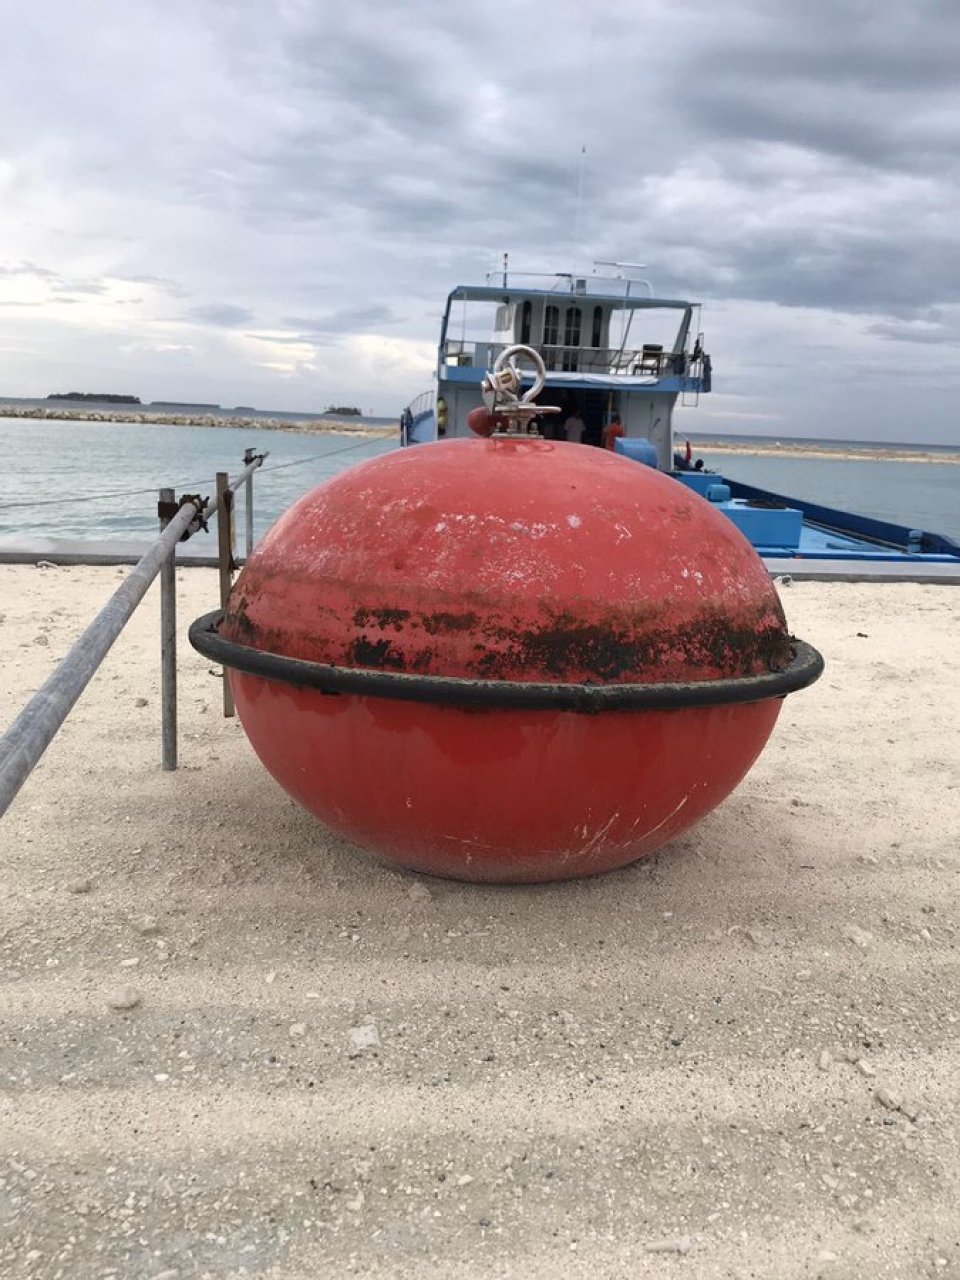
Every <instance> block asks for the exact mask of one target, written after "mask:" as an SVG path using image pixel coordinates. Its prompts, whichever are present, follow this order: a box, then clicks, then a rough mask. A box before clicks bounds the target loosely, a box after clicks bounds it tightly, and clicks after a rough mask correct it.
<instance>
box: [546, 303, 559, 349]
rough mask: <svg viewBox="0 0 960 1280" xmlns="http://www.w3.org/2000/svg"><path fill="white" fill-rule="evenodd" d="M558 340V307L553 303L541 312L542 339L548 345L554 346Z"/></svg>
mask: <svg viewBox="0 0 960 1280" xmlns="http://www.w3.org/2000/svg"><path fill="white" fill-rule="evenodd" d="M559 340H560V308H559V307H555V306H554V305H553V303H550V305H549V306H548V307H547V308H546V310H545V311H544V313H543V341H544V343H545V344H546V345H547V346H548V347H549V346H553V347H555V346H556V345H557V343H558V342H559Z"/></svg>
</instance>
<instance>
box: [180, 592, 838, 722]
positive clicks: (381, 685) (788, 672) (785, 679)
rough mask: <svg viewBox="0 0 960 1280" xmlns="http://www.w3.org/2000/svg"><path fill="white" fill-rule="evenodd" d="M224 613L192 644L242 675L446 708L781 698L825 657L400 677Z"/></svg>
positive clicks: (626, 706) (202, 623) (797, 644)
mask: <svg viewBox="0 0 960 1280" xmlns="http://www.w3.org/2000/svg"><path fill="white" fill-rule="evenodd" d="M222 618H223V610H222V609H216V610H214V612H213V613H206V614H204V615H203V617H201V618H197V620H196V622H194V623H193V624H192V626H191V627H190V631H189V636H190V643H191V644H192V645H193V647H194V648H195V649H196V650H198V652H200V653H202V654H203V655H204V657H206V658H211V659H213V661H214V662H219V663H220V664H221V665H222V666H224V667H232V668H234V669H235V670H237V671H243V672H245V673H246V674H247V675H251V676H262V677H263V678H264V679H265V680H276V681H279V682H280V683H282V684H291V685H295V686H297V687H298V688H303V689H319V690H320V692H321V693H330V694H340V693H352V694H359V695H361V696H362V697H367V698H395V699H399V700H401V701H405V702H427V703H433V704H434V705H437V706H452V707H502V708H510V709H513V710H517V711H519V710H523V711H579V712H582V713H586V714H596V713H598V712H601V711H667V710H676V709H679V708H682V707H716V706H722V705H724V704H727V703H737V702H761V701H763V700H764V699H766V698H783V697H785V696H786V695H787V694H788V693H795V692H796V691H797V690H798V689H805V688H806V687H807V685H811V684H813V682H814V681H815V680H817V679H819V677H820V675H821V673H822V671H823V658H822V657H821V656H820V654H819V653H818V652H817V650H816V649H814V648H813V647H812V645H809V644H805V643H804V642H803V641H802V640H794V639H791V642H790V644H791V649H792V652H793V659H792V661H791V663H790V665H789V666H788V667H786V668H785V669H784V670H783V671H772V672H770V673H769V674H766V675H760V676H739V677H736V678H733V679H723V680H691V681H687V682H685V683H678V684H539V683H538V684H534V683H532V682H528V681H522V680H518V681H509V680H469V679H465V678H463V677H460V676H424V675H406V674H404V673H403V672H398V671H373V670H368V669H367V668H362V667H337V666H333V665H332V664H326V663H322V662H306V661H304V660H303V659H302V658H287V657H284V656H283V655H282V654H276V653H264V652H262V651H261V650H260V649H251V648H250V647H249V646H247V645H243V644H237V643H236V641H234V640H224V639H223V637H222V636H221V635H220V634H219V630H218V628H219V625H220V622H221V620H222Z"/></svg>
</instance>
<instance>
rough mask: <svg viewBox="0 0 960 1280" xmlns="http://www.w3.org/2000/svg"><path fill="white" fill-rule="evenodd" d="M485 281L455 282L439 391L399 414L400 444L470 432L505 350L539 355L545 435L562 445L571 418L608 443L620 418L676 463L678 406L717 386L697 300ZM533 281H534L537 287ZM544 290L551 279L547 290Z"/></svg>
mask: <svg viewBox="0 0 960 1280" xmlns="http://www.w3.org/2000/svg"><path fill="white" fill-rule="evenodd" d="M498 274H499V276H500V278H499V279H498V280H497V281H496V282H493V281H492V280H491V278H490V277H489V276H488V278H487V283H486V284H483V285H459V286H458V287H457V288H456V289H454V290H453V291H452V292H451V294H450V295H449V297H448V298H447V303H446V307H445V309H444V314H443V323H442V327H441V331H440V344H439V348H438V352H437V371H436V390H435V391H434V392H432V393H427V394H426V395H423V396H421V397H419V399H418V400H416V401H414V402H412V403H411V404H410V405H409V406H408V408H407V409H405V410H404V413H403V417H402V419H401V444H404V445H409V444H423V443H427V442H429V441H433V440H437V439H444V438H447V439H449V438H451V437H456V436H465V435H469V434H470V431H469V428H468V426H467V417H468V415H469V413H470V411H471V410H473V409H476V408H478V407H479V406H480V405H481V403H482V400H481V391H480V388H481V383H482V381H483V379H484V377H485V376H486V374H487V372H488V370H490V369H491V368H492V367H493V365H494V363H495V362H496V360H497V357H498V356H499V355H500V354H501V353H502V352H503V351H504V350H506V349H507V348H508V347H512V346H514V345H516V344H518V343H520V344H522V345H524V346H527V347H532V348H533V349H534V350H535V351H536V352H537V353H538V354H539V355H540V357H541V358H542V360H543V363H544V366H545V369H546V384H545V387H544V390H543V392H542V393H541V400H542V402H543V403H544V404H552V405H557V406H559V408H560V410H561V412H560V414H559V415H557V418H556V420H555V421H551V420H549V419H544V421H543V424H542V430H543V433H544V435H546V436H548V437H551V436H552V437H553V438H560V439H562V438H565V435H564V422H565V421H566V420H567V419H568V418H571V417H574V418H577V419H579V420H580V422H582V424H583V426H582V435H581V437H580V442H581V443H583V444H596V445H599V444H602V443H603V439H604V428H605V427H607V426H608V425H609V424H610V423H611V421H612V420H613V419H614V417H616V416H618V417H619V419H620V423H621V425H622V428H623V435H624V436H625V437H627V438H630V437H637V438H641V439H645V440H648V441H649V442H650V444H651V445H652V446H653V448H654V449H655V450H656V455H657V465H658V466H659V467H660V469H661V470H665V471H668V470H670V469H671V467H672V465H673V426H672V418H673V410H674V406H675V405H676V403H677V400H678V399H680V400H681V402H682V403H683V404H691V405H693V404H696V403H697V402H698V400H699V397H700V395H701V394H702V393H705V392H707V391H709V390H710V383H711V364H710V357H709V356H708V355H707V354H706V352H705V351H704V346H703V334H702V333H701V332H700V326H699V320H700V308H699V305H698V304H697V303H694V302H687V301H683V300H680V299H673V298H655V297H654V296H653V290H652V288H651V287H650V285H649V282H648V281H646V280H638V279H635V278H630V277H614V278H601V277H597V276H596V275H573V274H560V275H552V276H547V277H542V276H537V275H533V276H531V275H530V273H525V274H521V275H519V276H518V275H517V274H516V273H511V272H510V271H509V270H508V268H507V266H506V264H505V265H504V269H503V271H502V273H498ZM531 280H532V281H534V283H530V281H531ZM548 282H549V283H548Z"/></svg>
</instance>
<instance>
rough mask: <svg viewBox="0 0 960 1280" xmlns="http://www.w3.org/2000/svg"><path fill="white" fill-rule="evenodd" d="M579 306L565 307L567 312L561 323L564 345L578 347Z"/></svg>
mask: <svg viewBox="0 0 960 1280" xmlns="http://www.w3.org/2000/svg"><path fill="white" fill-rule="evenodd" d="M580 319H581V315H580V308H579V307H567V314H566V318H565V320H564V325H563V345H564V346H565V347H579V345H580Z"/></svg>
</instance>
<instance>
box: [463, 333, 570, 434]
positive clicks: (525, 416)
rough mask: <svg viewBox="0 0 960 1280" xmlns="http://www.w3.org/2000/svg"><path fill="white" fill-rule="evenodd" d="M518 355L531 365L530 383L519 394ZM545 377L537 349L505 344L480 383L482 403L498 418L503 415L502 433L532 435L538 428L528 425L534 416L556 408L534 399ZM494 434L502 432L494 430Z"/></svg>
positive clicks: (521, 377) (501, 417)
mask: <svg viewBox="0 0 960 1280" xmlns="http://www.w3.org/2000/svg"><path fill="white" fill-rule="evenodd" d="M521 359H525V360H528V361H529V362H530V363H531V364H532V365H533V369H534V377H533V386H532V387H530V388H529V389H528V390H527V391H525V392H524V393H523V395H520V388H521V386H522V385H523V374H522V373H521V371H520V365H519V361H520V360H521ZM546 380H547V370H546V367H545V366H544V363H543V359H542V357H541V355H540V353H539V351H535V350H534V349H533V347H528V346H524V345H523V344H522V343H518V344H517V345H516V346H512V347H505V348H504V349H503V351H501V352H500V354H499V355H498V356H497V359H496V362H495V363H494V366H493V368H492V370H491V371H490V372H489V373H488V374H487V375H486V377H485V378H484V379H483V382H482V383H481V384H480V394H481V396H482V397H483V403H484V404H485V405H486V407H487V409H489V411H490V412H491V413H492V414H495V415H496V416H497V417H498V418H500V419H506V421H507V427H506V434H509V435H514V434H517V433H518V432H519V433H522V434H527V435H536V434H538V432H537V431H536V428H534V427H532V422H533V419H534V418H538V417H540V416H541V414H545V413H559V412H560V408H559V406H557V405H546V404H544V405H539V404H536V403H534V402H535V400H536V398H537V396H538V395H539V394H540V392H541V391H542V390H543V388H544V384H545V383H546ZM494 434H497V435H500V434H504V433H503V432H495V433H494Z"/></svg>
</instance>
